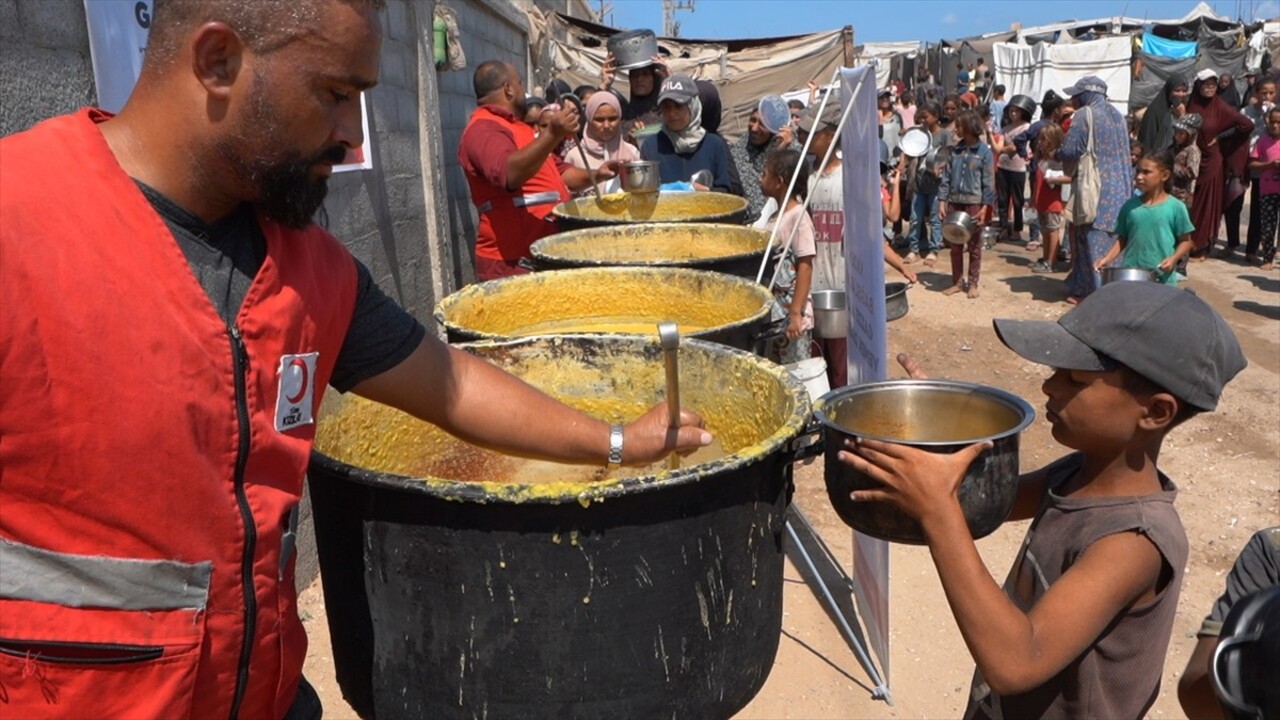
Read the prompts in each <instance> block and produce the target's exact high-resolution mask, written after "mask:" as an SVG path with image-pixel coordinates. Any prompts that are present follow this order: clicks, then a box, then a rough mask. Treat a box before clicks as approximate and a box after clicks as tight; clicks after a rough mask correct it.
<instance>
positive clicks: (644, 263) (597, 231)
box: [529, 222, 768, 268]
mask: <svg viewBox="0 0 1280 720" xmlns="http://www.w3.org/2000/svg"><path fill="white" fill-rule="evenodd" d="M628 228H636V229H638V228H651V229H653V230H672V231H675V230H689V229H703V230H707V229H713V230H719V229H721V228H729V229H731V230H746V231H754V232H759V233H761V234H762V235H763V236H764V237H765V238H766V239H767V238H768V233H765V232H764V231H761V230H754V229H753V228H752V227H751V226H749V225H734V224H732V223H723V222H718V223H711V222H697V223H678V222H660V223H630V224H628ZM618 232H619V230H618V227H617V226H616V225H604V226H596V227H589V228H581V229H578V230H567V231H565V232H562V233H556V234H555V235H548V236H546V237H544V238H542V239H540V240H538V241H536V242H534V243H533V245H531V246H530V247H529V256H530V257H532V258H533V259H534V260H539V261H543V262H554V263H573V264H575V265H580V266H582V267H593V268H594V267H694V266H699V265H712V264H717V263H722V262H728V261H732V260H742V259H746V258H752V257H757V258H758V257H762V256H764V250H765V249H764V248H763V247H762V248H760V249H759V250H751V251H748V252H743V253H734V254H732V255H712V256H709V257H700V258H687V259H680V258H668V259H665V260H601V259H597V258H573V257H566V256H564V255H554V254H552V253H550V252H547V248H553V247H555V246H556V245H557V244H558V242H563V240H560V238H562V237H563V236H565V235H573V236H574V237H575V238H576V237H582V236H587V237H590V236H593V235H616V234H618ZM540 246H541V247H540Z"/></svg>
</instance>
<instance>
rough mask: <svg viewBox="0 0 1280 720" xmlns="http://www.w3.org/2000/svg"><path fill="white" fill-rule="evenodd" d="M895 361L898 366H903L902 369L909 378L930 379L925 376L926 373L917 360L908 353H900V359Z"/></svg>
mask: <svg viewBox="0 0 1280 720" xmlns="http://www.w3.org/2000/svg"><path fill="white" fill-rule="evenodd" d="M895 359H896V360H897V361H898V364H899V365H901V366H902V369H903V370H906V371H907V377H910V378H911V379H912V380H928V379H929V376H928V375H927V374H925V371H924V370H921V369H920V365H919V364H918V363H917V362H916V359H915V358H913V357H911V356H910V355H908V354H906V353H898V357H897V358H895Z"/></svg>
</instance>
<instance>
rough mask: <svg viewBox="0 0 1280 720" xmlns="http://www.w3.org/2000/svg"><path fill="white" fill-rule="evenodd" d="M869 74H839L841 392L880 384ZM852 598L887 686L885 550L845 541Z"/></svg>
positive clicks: (878, 249)
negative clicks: (844, 329) (844, 361)
mask: <svg viewBox="0 0 1280 720" xmlns="http://www.w3.org/2000/svg"><path fill="white" fill-rule="evenodd" d="M875 72H876V68H875V67H874V66H870V65H864V66H862V67H858V68H846V69H842V70H841V71H840V82H841V87H842V91H841V97H842V98H844V101H845V102H846V103H853V107H852V109H849V108H848V107H846V111H847V113H848V116H849V118H848V120H847V121H846V122H845V127H844V130H843V131H842V132H841V134H840V149H841V151H842V153H843V156H844V162H843V169H844V249H845V252H844V254H845V277H846V279H847V288H846V290H845V292H846V293H847V300H848V307H849V384H850V385H858V384H860V383H866V382H873V381H876V380H883V379H885V377H886V376H887V368H886V367H885V365H886V360H887V358H886V356H887V354H888V353H887V350H886V345H885V318H884V235H883V227H884V211H883V209H882V208H881V205H880V135H879V119H878V114H877V112H876V77H875ZM853 555H854V562H853V581H854V582H853V591H854V600H855V602H856V603H857V606H858V614H859V615H860V616H861V617H862V619H863V625H864V626H865V629H866V632H867V640H868V642H869V643H870V645H871V648H872V650H874V651H875V654H876V657H877V658H878V659H879V660H880V671H881V677H883V678H884V684H885V690H888V686H889V544H888V543H887V542H884V541H883V540H877V539H875V538H871V537H867V536H865V535H863V534H861V533H858V532H856V531H855V532H854V533H853Z"/></svg>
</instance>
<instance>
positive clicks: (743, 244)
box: [529, 223, 769, 280]
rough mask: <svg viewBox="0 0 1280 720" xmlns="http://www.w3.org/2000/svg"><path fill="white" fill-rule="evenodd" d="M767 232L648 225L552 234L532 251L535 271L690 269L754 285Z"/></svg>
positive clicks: (713, 226) (711, 225) (737, 227)
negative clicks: (735, 277)
mask: <svg viewBox="0 0 1280 720" xmlns="http://www.w3.org/2000/svg"><path fill="white" fill-rule="evenodd" d="M768 244H769V233H768V232H767V231H765V230H759V229H757V228H752V227H746V226H743V225H723V224H716V223H644V224H636V225H625V226H616V225H615V226H609V227H594V228H585V229H582V230H572V231H570V232H563V233H558V234H556V235H548V236H547V237H544V238H542V239H541V240H539V241H537V242H535V243H534V244H533V246H532V247H530V248H529V255H530V256H531V257H532V260H533V263H532V264H533V268H534V269H535V270H568V269H571V268H587V267H614V266H629V267H686V268H693V269H695V270H711V271H714V272H721V273H726V274H729V275H736V276H738V277H741V278H747V279H750V280H754V279H755V277H756V271H757V270H759V269H760V259H761V258H762V257H764V249H765V246H766V245H768Z"/></svg>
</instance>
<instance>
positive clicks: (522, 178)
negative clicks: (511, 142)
mask: <svg viewBox="0 0 1280 720" xmlns="http://www.w3.org/2000/svg"><path fill="white" fill-rule="evenodd" d="M559 144H560V138H559V137H557V136H556V135H555V133H544V134H542V135H539V136H538V138H537V139H536V140H534V141H533V142H532V143H530V144H528V145H526V146H525V147H522V148H520V149H519V150H516V151H515V152H513V153H511V155H510V156H509V157H508V158H507V190H509V191H511V192H515V191H516V190H519V189H520V188H521V186H523V185H524V184H525V183H526V182H528V181H529V178H531V177H533V176H534V175H535V174H536V173H537V172H538V169H539V168H541V167H542V164H543V163H544V162H546V161H547V156H549V155H550V154H551V151H552V150H555V149H556V146H557V145H559Z"/></svg>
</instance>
